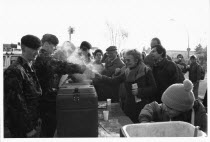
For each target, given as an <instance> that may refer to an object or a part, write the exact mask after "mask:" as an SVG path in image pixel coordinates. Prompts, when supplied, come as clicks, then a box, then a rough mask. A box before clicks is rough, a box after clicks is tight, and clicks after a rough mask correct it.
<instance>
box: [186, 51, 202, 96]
mask: <svg viewBox="0 0 210 142" xmlns="http://www.w3.org/2000/svg"><path fill="white" fill-rule="evenodd" d="M196 60H197V57H196V56H195V55H192V56H190V66H189V65H188V66H187V69H186V72H187V71H189V79H190V81H192V83H193V86H194V88H193V93H194V95H195V99H198V89H199V83H200V79H201V66H200V64H199V63H198V62H197V61H196Z"/></svg>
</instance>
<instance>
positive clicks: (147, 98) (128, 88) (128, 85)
mask: <svg viewBox="0 0 210 142" xmlns="http://www.w3.org/2000/svg"><path fill="white" fill-rule="evenodd" d="M127 70H128V69H126V70H125V72H124V73H123V74H121V75H119V76H117V77H113V78H110V77H107V76H102V80H101V81H102V82H104V83H106V84H111V85H114V84H120V83H123V82H124V86H125V87H124V89H125V90H121V91H124V92H126V98H125V104H124V105H125V106H124V112H125V114H126V115H127V116H129V117H130V119H131V120H132V121H133V122H136V119H138V115H139V113H140V111H141V109H142V108H143V107H144V105H145V104H148V103H150V102H152V101H153V99H154V95H155V93H156V84H155V80H154V77H153V75H152V71H151V69H149V68H148V67H146V68H145V69H144V70H143V72H144V75H143V76H141V77H137V76H138V75H139V74H140V73H139V72H137V74H135V76H136V79H135V80H134V81H132V82H130V81H128V80H129V78H128V77H129V76H130V75H129V74H128V75H126V71H127ZM133 83H137V84H138V95H137V97H138V98H141V100H142V101H141V103H142V105H143V106H142V108H140V109H139V108H137V107H138V105H137V104H136V102H135V98H134V95H133V94H132V84H133Z"/></svg>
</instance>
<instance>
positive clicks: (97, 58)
mask: <svg viewBox="0 0 210 142" xmlns="http://www.w3.org/2000/svg"><path fill="white" fill-rule="evenodd" d="M101 58H102V54H101V52H97V53H96V55H95V60H96V61H101Z"/></svg>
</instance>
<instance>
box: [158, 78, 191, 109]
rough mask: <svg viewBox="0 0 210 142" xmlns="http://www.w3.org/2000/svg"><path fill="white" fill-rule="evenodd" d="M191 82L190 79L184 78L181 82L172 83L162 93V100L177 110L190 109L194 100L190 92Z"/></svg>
mask: <svg viewBox="0 0 210 142" xmlns="http://www.w3.org/2000/svg"><path fill="white" fill-rule="evenodd" d="M192 89H193V84H192V82H191V81H190V80H188V79H185V80H184V81H183V84H181V83H179V84H173V85H171V86H169V87H168V88H167V89H166V90H165V92H164V93H163V95H162V98H161V100H162V102H163V103H164V104H165V105H166V106H168V107H170V108H172V109H174V110H177V111H181V112H185V111H188V110H190V109H191V108H192V107H193V105H194V101H195V97H194V94H193V92H192Z"/></svg>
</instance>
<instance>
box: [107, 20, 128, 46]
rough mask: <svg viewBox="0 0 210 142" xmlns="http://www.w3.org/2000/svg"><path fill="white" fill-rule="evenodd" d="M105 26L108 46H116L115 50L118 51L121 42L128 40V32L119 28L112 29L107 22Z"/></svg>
mask: <svg viewBox="0 0 210 142" xmlns="http://www.w3.org/2000/svg"><path fill="white" fill-rule="evenodd" d="M106 26H107V28H108V32H109V40H110V44H111V45H114V46H117V48H118V49H119V50H120V48H121V45H122V42H124V41H125V40H126V39H127V38H128V32H127V31H126V30H125V29H123V28H121V27H118V28H116V27H114V26H113V25H111V24H110V23H109V22H106Z"/></svg>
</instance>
